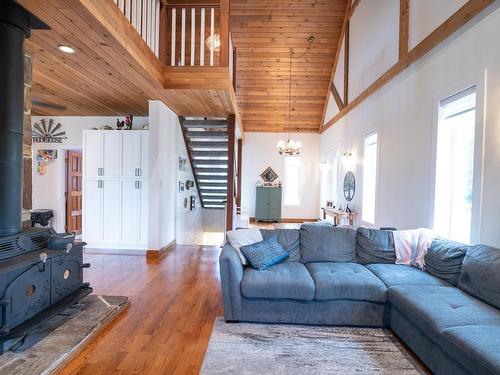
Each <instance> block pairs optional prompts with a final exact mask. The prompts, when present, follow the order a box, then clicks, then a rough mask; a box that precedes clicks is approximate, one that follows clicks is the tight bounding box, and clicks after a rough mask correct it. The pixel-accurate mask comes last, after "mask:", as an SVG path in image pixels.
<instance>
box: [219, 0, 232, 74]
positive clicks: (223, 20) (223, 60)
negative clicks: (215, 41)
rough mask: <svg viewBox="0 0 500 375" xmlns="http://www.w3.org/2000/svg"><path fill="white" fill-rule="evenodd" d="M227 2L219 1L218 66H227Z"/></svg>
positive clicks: (228, 10) (226, 0) (228, 11)
mask: <svg viewBox="0 0 500 375" xmlns="http://www.w3.org/2000/svg"><path fill="white" fill-rule="evenodd" d="M229 13H230V4H229V0H221V1H220V57H219V59H220V63H219V65H220V66H229V53H233V51H229V16H230V14H229Z"/></svg>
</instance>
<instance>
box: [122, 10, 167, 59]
mask: <svg viewBox="0 0 500 375" xmlns="http://www.w3.org/2000/svg"><path fill="white" fill-rule="evenodd" d="M113 1H114V3H115V4H116V6H117V7H118V9H120V11H121V12H122V13H123V14H124V15H125V17H126V18H127V19H128V20H129V21H130V23H131V24H132V26H134V28H135V30H136V31H137V32H138V33H139V35H141V36H142V38H143V39H144V41H145V42H146V44H147V45H148V46H149V48H150V49H151V51H153V53H154V54H155V55H156V56H157V57H159V56H160V9H161V0H113Z"/></svg>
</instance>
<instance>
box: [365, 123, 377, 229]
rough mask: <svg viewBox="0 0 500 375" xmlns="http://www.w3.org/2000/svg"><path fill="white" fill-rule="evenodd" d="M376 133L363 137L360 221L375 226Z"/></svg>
mask: <svg viewBox="0 0 500 375" xmlns="http://www.w3.org/2000/svg"><path fill="white" fill-rule="evenodd" d="M377 158H378V133H377V132H375V133H370V134H368V135H367V136H365V152H364V160H363V209H362V219H363V221H364V222H366V223H370V224H375V199H376V196H377Z"/></svg>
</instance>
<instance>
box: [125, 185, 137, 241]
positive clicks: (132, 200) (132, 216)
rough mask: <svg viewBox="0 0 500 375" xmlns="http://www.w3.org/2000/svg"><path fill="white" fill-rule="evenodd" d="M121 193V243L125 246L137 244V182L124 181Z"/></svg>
mask: <svg viewBox="0 0 500 375" xmlns="http://www.w3.org/2000/svg"><path fill="white" fill-rule="evenodd" d="M121 190H122V191H121V193H122V199H121V201H122V220H121V226H122V242H124V243H126V244H137V243H139V220H140V218H139V215H140V210H139V205H140V190H139V185H138V181H136V180H124V181H122V187H121Z"/></svg>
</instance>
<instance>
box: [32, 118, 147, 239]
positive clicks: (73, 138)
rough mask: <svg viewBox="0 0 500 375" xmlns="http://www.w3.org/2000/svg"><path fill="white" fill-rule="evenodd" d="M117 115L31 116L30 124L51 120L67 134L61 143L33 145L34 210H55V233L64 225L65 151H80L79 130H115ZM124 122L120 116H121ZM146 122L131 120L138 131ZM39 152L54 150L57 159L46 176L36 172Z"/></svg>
mask: <svg viewBox="0 0 500 375" xmlns="http://www.w3.org/2000/svg"><path fill="white" fill-rule="evenodd" d="M116 118H117V117H116V116H100V117H87V116H86V117H82V116H56V117H44V116H32V117H31V125H32V126H33V124H35V123H40V120H41V119H47V121H48V120H49V119H53V120H54V121H55V123H56V124H57V123H60V124H61V125H62V130H64V131H65V132H66V137H67V138H66V139H65V140H64V141H63V143H34V144H33V171H32V178H33V208H34V209H37V208H49V209H52V210H53V211H54V219H53V221H52V225H53V227H54V228H55V230H56V231H58V232H63V231H64V228H65V225H66V198H65V196H64V193H65V191H66V166H65V162H64V160H65V151H66V150H81V148H82V131H83V130H85V129H92V128H94V127H101V126H104V125H110V126H113V127H115V124H116ZM120 120H123V116H120ZM147 123H148V118H147V117H134V128H137V129H141V128H142V126H143V125H144V124H147ZM38 150H57V160H55V161H54V163H52V164H50V165H49V166H47V173H46V174H44V175H40V174H38V173H36V154H37V152H38Z"/></svg>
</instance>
